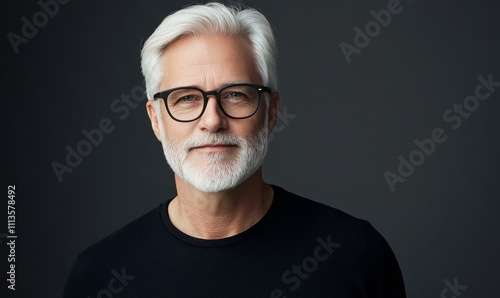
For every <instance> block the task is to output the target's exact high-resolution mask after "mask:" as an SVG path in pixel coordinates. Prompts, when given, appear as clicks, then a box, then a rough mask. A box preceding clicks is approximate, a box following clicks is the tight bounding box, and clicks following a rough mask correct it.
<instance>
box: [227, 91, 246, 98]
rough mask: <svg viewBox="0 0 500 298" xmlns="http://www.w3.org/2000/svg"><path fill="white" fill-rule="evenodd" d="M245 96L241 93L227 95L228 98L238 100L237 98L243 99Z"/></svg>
mask: <svg viewBox="0 0 500 298" xmlns="http://www.w3.org/2000/svg"><path fill="white" fill-rule="evenodd" d="M244 96H245V94H243V93H241V92H231V93H229V94H228V97H230V98H238V97H244Z"/></svg>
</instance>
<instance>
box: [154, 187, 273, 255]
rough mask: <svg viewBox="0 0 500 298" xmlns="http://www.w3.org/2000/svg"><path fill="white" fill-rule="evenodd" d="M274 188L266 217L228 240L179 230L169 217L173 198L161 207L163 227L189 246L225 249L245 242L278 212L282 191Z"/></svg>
mask: <svg viewBox="0 0 500 298" xmlns="http://www.w3.org/2000/svg"><path fill="white" fill-rule="evenodd" d="M271 187H272V188H273V192H274V194H273V200H272V202H271V206H270V207H269V209H268V210H267V212H266V213H265V214H264V216H263V217H262V218H261V219H260V220H259V221H258V222H257V223H255V224H254V225H253V226H251V227H250V228H248V229H246V230H245V231H243V232H241V233H239V234H237V235H234V236H230V237H226V238H221V239H201V238H196V237H193V236H190V235H188V234H186V233H184V232H182V231H181V230H179V229H177V228H176V227H175V226H174V224H173V223H172V221H171V220H170V217H169V216H168V211H167V209H168V205H169V204H170V202H171V201H172V200H173V198H171V199H170V200H168V201H167V202H164V203H162V204H161V205H160V214H161V219H162V221H163V225H164V226H165V228H166V229H167V231H168V232H169V233H170V234H171V235H173V236H174V237H175V238H177V239H179V240H180V241H182V242H184V243H187V244H189V245H193V246H199V247H224V246H230V245H235V244H238V243H240V242H243V241H245V240H246V239H248V238H250V237H251V236H253V235H254V234H255V233H257V232H258V231H259V230H260V229H262V228H263V227H265V226H266V225H267V223H268V222H269V220H270V219H271V218H272V217H273V216H272V215H273V214H274V213H275V212H276V209H277V206H278V205H279V201H280V197H281V189H280V188H279V187H277V186H275V185H271Z"/></svg>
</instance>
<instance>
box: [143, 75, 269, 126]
mask: <svg viewBox="0 0 500 298" xmlns="http://www.w3.org/2000/svg"><path fill="white" fill-rule="evenodd" d="M235 86H247V87H251V88H253V89H255V90H256V91H257V94H258V96H259V99H258V101H257V107H255V111H253V113H252V114H250V115H248V116H245V117H233V116H231V115H229V114H228V113H226V111H224V108H223V107H222V103H221V99H220V95H221V92H222V90H224V89H227V88H231V87H235ZM180 89H194V90H197V91H200V93H201V94H203V109H202V110H201V112H200V115H198V117H196V118H194V119H192V120H179V119H177V118H175V117H174V116H173V115H172V113H170V109H169V108H168V104H167V98H168V96H169V95H170V93H172V92H174V91H176V90H180ZM271 92H272V90H271V88H269V87H267V86H263V85H257V84H250V83H237V84H231V85H227V86H224V87H222V88H220V89H218V90H211V91H205V90H202V89H200V88H197V87H192V86H183V87H176V88H172V89H168V90H164V91H160V92H158V93H156V94H155V95H153V100H156V99H158V98H161V99H163V101H164V103H165V107H166V108H167V112H168V114H169V115H170V117H171V118H172V119H174V120H175V121H178V122H192V121H195V120H198V119H199V118H200V117H201V116H202V115H203V113H205V109H206V108H207V104H208V96H209V95H214V96H215V100H216V101H217V105H218V106H219V109H220V110H221V111H222V113H224V115H226V116H227V117H229V118H231V119H246V118H250V117H252V116H253V115H255V113H256V112H257V110H259V106H260V99H261V96H262V94H263V93H271Z"/></svg>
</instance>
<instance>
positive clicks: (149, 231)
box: [78, 204, 163, 264]
mask: <svg viewBox="0 0 500 298" xmlns="http://www.w3.org/2000/svg"><path fill="white" fill-rule="evenodd" d="M162 205H163V204H162ZM162 205H160V206H158V207H155V208H154V209H152V210H150V211H149V212H147V213H146V214H143V215H142V216H140V217H138V218H136V219H135V220H133V221H131V222H130V223H128V224H126V225H125V226H123V227H121V228H120V229H118V230H117V231H115V232H113V233H111V234H110V235H108V236H106V237H105V238H103V239H101V240H99V241H98V242H96V243H94V244H92V245H91V246H89V247H88V248H86V249H85V250H83V251H82V252H81V253H80V254H79V256H78V261H79V263H80V264H86V263H88V262H89V261H90V260H93V261H94V262H96V261H97V262H100V261H104V260H105V259H109V257H110V256H113V257H114V258H116V257H120V255H121V254H123V253H125V252H127V251H129V249H124V248H125V247H127V248H131V247H138V246H140V245H145V244H146V242H147V241H148V239H154V237H155V235H154V234H158V233H159V230H161V227H162V222H161V215H160V208H161V206H162Z"/></svg>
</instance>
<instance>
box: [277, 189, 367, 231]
mask: <svg viewBox="0 0 500 298" xmlns="http://www.w3.org/2000/svg"><path fill="white" fill-rule="evenodd" d="M273 188H274V189H275V193H276V195H275V197H276V198H277V200H278V205H279V207H280V209H281V212H280V213H281V215H282V216H283V217H284V218H286V217H288V218H289V219H290V220H293V221H302V224H304V223H305V222H304V221H307V222H312V223H314V224H315V225H326V226H338V227H339V228H344V229H349V230H351V231H353V230H366V229H370V228H371V225H370V224H369V223H368V221H366V220H364V219H360V218H357V217H354V216H352V215H350V214H348V213H346V212H344V211H341V210H339V209H337V208H334V207H331V206H328V205H325V204H323V203H320V202H317V201H314V200H312V199H309V198H305V197H302V196H300V195H297V194H294V193H292V192H289V191H287V190H285V189H283V188H281V187H278V186H273Z"/></svg>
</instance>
